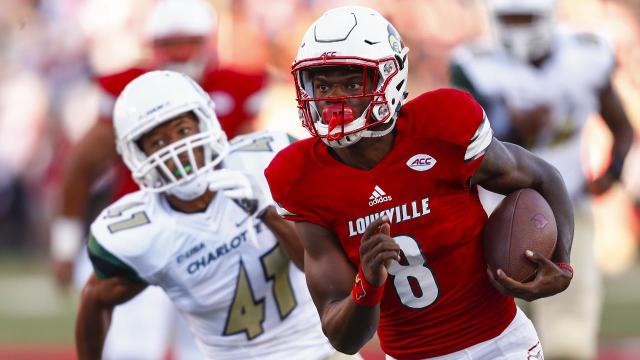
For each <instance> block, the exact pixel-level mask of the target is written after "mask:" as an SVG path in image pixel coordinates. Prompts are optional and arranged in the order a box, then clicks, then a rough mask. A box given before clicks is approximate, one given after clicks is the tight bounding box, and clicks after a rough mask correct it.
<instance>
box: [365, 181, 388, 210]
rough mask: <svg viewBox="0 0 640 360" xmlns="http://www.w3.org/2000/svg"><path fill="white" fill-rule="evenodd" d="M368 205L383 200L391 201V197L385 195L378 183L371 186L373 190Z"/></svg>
mask: <svg viewBox="0 0 640 360" xmlns="http://www.w3.org/2000/svg"><path fill="white" fill-rule="evenodd" d="M369 200H370V201H369V206H373V205H377V204H380V203H383V202H385V201H391V200H392V198H391V196H390V195H387V193H386V192H384V190H382V189H380V187H379V186H378V185H376V186H375V187H374V188H373V192H372V193H371V196H369Z"/></svg>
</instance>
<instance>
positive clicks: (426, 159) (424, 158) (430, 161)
mask: <svg viewBox="0 0 640 360" xmlns="http://www.w3.org/2000/svg"><path fill="white" fill-rule="evenodd" d="M435 164H436V159H434V158H433V157H431V155H427V154H416V155H413V156H412V157H411V159H409V160H407V166H408V167H409V168H411V169H413V170H415V171H427V170H429V169H431V168H432V167H433V166H434V165H435Z"/></svg>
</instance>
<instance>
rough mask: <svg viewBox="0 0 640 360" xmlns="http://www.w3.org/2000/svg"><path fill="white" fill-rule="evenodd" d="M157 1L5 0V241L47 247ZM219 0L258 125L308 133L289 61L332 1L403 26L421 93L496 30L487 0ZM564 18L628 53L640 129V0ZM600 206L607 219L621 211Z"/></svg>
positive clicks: (622, 80)
mask: <svg viewBox="0 0 640 360" xmlns="http://www.w3.org/2000/svg"><path fill="white" fill-rule="evenodd" d="M153 1H154V0H135V1H134V0H16V1H2V2H0V252H6V251H8V250H16V249H28V250H29V251H35V252H45V251H46V250H47V248H48V223H49V221H50V220H51V218H52V215H53V214H54V212H55V210H56V208H57V206H58V196H59V189H58V188H59V184H60V180H61V176H62V173H63V170H64V167H65V163H66V162H65V159H66V157H67V155H68V152H69V148H70V146H71V145H72V144H73V143H74V142H76V141H77V140H78V139H79V138H80V137H81V136H82V134H83V133H84V132H85V131H86V130H87V129H88V128H89V127H90V126H91V125H92V124H93V122H94V121H95V119H96V118H97V111H98V94H97V89H96V86H95V84H94V83H93V79H94V78H95V77H96V76H97V75H101V74H106V73H110V72H114V71H117V70H120V69H123V68H126V67H128V66H131V65H132V64H135V63H137V62H139V61H141V60H142V59H144V58H145V57H148V56H149V50H148V49H146V48H145V47H144V45H143V44H144V41H143V34H142V24H143V22H144V21H143V20H144V16H145V14H146V13H147V11H148V9H149V8H150V6H151V5H152V4H153ZM211 3H212V5H213V6H214V7H215V9H216V11H217V15H218V29H217V32H216V43H215V46H216V49H217V52H216V53H217V56H218V59H217V61H218V62H219V63H220V64H222V65H225V66H232V67H236V68H241V69H248V70H252V71H253V70H255V71H266V72H267V73H268V74H269V81H270V84H269V87H268V93H267V96H266V100H265V101H264V103H263V108H262V109H261V110H260V113H259V121H258V122H257V124H258V127H259V128H269V129H272V130H286V131H289V132H290V133H292V134H294V135H297V136H299V137H306V136H307V134H306V132H305V131H304V129H303V128H302V127H301V126H300V124H299V121H298V117H297V110H296V104H295V93H294V88H293V86H291V81H292V79H291V76H290V66H291V61H292V59H293V58H294V56H295V51H296V50H297V48H298V45H299V44H298V40H299V39H300V38H302V34H303V32H304V30H305V29H306V28H307V27H308V25H309V24H310V23H311V21H312V19H314V18H316V17H317V16H318V15H319V14H321V13H322V12H323V11H324V10H326V9H328V8H331V7H334V6H337V5H341V4H346V3H349V4H355V3H360V4H366V5H367V6H371V7H374V8H376V9H378V10H379V11H380V12H381V13H382V14H383V15H385V16H386V17H387V18H388V19H389V20H390V21H391V22H392V23H394V24H395V25H396V27H397V28H398V31H399V32H400V33H401V34H403V36H404V41H405V42H406V43H407V44H408V46H409V48H411V53H410V62H411V67H410V69H411V74H410V80H409V90H410V97H411V95H412V94H418V93H419V92H421V91H424V90H430V89H435V88H438V87H443V86H447V83H448V78H449V76H448V73H447V68H448V63H449V58H450V54H451V50H452V49H453V48H454V47H455V46H457V45H459V44H461V43H463V42H465V41H468V40H470V39H472V38H475V37H476V36H477V35H478V34H487V35H488V34H489V31H490V27H489V23H488V18H487V15H486V9H485V8H484V5H483V2H482V1H481V0H397V1H381V0H370V1H345V0H324V1H317V0H276V1H269V2H268V6H266V5H265V4H266V3H265V2H264V1H261V0H211ZM559 17H560V20H561V21H562V22H563V23H566V24H568V25H570V26H572V27H573V28H574V29H579V30H586V31H592V32H597V33H599V34H602V35H603V36H605V37H606V38H608V39H609V40H610V41H611V42H612V44H613V45H614V48H615V51H616V54H617V60H618V62H619V70H618V72H617V73H616V75H615V83H616V86H617V88H618V89H619V92H620V95H621V97H622V99H623V102H624V105H625V108H626V110H627V113H628V115H629V117H630V120H631V122H632V124H633V126H634V127H635V129H636V130H638V129H640V102H638V101H634V99H638V98H640V46H638V45H640V1H638V0H608V1H605V0H562V1H560V4H559ZM604 129H605V128H604V126H602V125H601V124H600V123H599V120H598V119H594V120H593V122H592V124H591V125H590V126H589V127H588V128H587V129H586V131H585V141H584V144H585V146H584V147H585V164H587V165H588V168H589V169H590V170H589V171H590V172H591V173H594V174H595V173H597V172H598V171H600V169H603V168H604V167H605V166H606V162H607V161H608V159H607V158H606V154H607V153H608V152H607V151H606V149H607V146H609V144H610V140H608V137H607V136H608V135H607V133H606V130H604ZM256 130H257V129H256ZM628 168H631V169H632V170H627V172H628V173H634V169H635V170H638V169H637V168H635V167H629V166H628ZM632 175H633V174H632ZM108 182H109V176H108V174H105V176H103V177H102V180H101V181H99V182H98V183H97V184H95V186H94V191H95V197H94V200H95V202H96V207H100V205H101V203H100V201H102V200H101V199H103V197H101V196H100V195H101V191H102V189H106V188H108V187H107V186H106V184H108ZM620 194H627V193H624V192H622V191H621V192H620ZM629 199H630V196H629V195H619V196H618V197H617V198H616V199H615V200H614V203H615V204H616V205H615V209H616V211H618V212H619V211H620V209H627V210H629V211H626V210H625V211H624V217H622V218H620V217H619V216H618V224H620V221H622V224H623V225H625V229H628V230H626V233H624V234H622V236H626V237H627V239H631V238H632V237H633V236H634V235H632V234H633V230H631V229H632V227H631V226H629V225H630V224H631V223H632V220H633V219H634V218H633V216H632V215H631V214H632V213H631V211H630V209H631V205H632V201H630V200H629ZM596 211H598V210H597V209H596ZM601 215H602V216H601V217H600V219H602V218H603V217H604V218H605V219H606V218H607V216H611V212H609V211H602V212H601ZM596 218H598V216H597V217H596ZM620 219H623V220H620ZM601 222H602V224H601V225H602V226H607V224H610V222H608V221H606V220H601ZM598 224H599V223H596V225H597V226H598ZM601 231H602V230H601ZM604 232H606V231H604ZM637 233H638V232H637V231H636V232H635V234H637ZM625 234H626V235H625ZM618 235H619V234H616V236H618ZM635 236H636V237H637V235H635ZM601 244H604V245H601V247H603V248H604V251H605V252H606V249H607V248H608V247H613V248H615V247H616V246H617V247H618V248H619V245H618V244H616V243H610V242H607V241H604V242H601ZM626 244H627V245H628V249H627V252H626V254H627V255H625V256H626V258H627V259H631V260H629V261H632V259H633V258H634V256H635V253H636V251H635V248H636V246H637V241H634V240H631V241H627V243H626Z"/></svg>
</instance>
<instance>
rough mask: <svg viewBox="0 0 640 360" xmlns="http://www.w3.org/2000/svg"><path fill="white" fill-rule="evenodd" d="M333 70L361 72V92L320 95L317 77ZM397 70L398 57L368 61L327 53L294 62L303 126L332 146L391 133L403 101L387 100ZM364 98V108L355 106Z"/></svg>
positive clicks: (346, 144) (343, 145) (344, 144)
mask: <svg viewBox="0 0 640 360" xmlns="http://www.w3.org/2000/svg"><path fill="white" fill-rule="evenodd" d="M332 71H334V72H349V73H352V74H355V75H357V74H359V76H360V80H361V82H360V83H361V84H362V92H360V93H346V92H345V93H344V94H340V95H338V96H334V95H332V94H328V95H322V94H317V92H318V91H316V90H314V83H313V81H314V76H316V75H317V74H322V73H327V72H332ZM398 72H399V66H398V60H397V59H396V58H389V59H383V60H367V59H359V58H347V57H332V58H328V57H326V56H324V57H322V58H318V59H308V60H305V61H302V62H300V63H298V64H295V65H294V68H293V75H294V80H295V82H296V90H297V99H298V112H299V117H300V120H301V121H302V125H303V126H304V127H305V128H306V129H307V130H308V131H309V132H310V133H311V134H312V135H313V136H316V137H319V138H320V139H322V141H324V142H325V143H326V144H327V145H329V146H331V147H345V146H349V145H351V144H353V143H356V142H357V141H359V140H360V139H361V138H362V137H379V136H384V135H386V134H388V133H389V132H390V131H391V130H392V129H393V124H394V122H395V118H396V116H397V112H398V111H399V109H400V106H401V102H400V101H396V99H392V100H389V99H387V96H386V88H387V86H388V84H389V82H390V81H391V79H392V78H393V77H394V76H395V75H396V74H398ZM348 77H349V76H348ZM362 101H366V103H367V105H366V106H365V107H364V109H363V110H361V108H362V106H357V108H356V109H354V106H353V105H354V104H357V103H358V102H360V103H361V102H362ZM393 105H395V106H394V107H393V108H390V106H393ZM320 109H322V110H320ZM382 124H388V125H387V126H383V125H382Z"/></svg>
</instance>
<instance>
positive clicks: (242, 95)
mask: <svg viewBox="0 0 640 360" xmlns="http://www.w3.org/2000/svg"><path fill="white" fill-rule="evenodd" d="M151 70H153V69H147V68H131V69H127V70H125V71H122V72H119V73H116V74H112V75H108V76H103V77H99V78H98V79H97V83H98V85H99V86H100V89H101V93H102V95H101V99H100V111H99V112H100V118H101V119H108V120H109V121H111V117H112V113H113V106H114V104H115V100H116V98H117V97H118V96H119V95H120V93H121V92H122V90H124V88H125V86H126V85H127V84H128V83H129V82H130V81H132V80H133V79H135V78H137V77H138V76H140V75H142V74H144V73H146V72H148V71H151ZM266 84H267V76H266V73H253V74H248V73H242V72H239V71H236V70H233V69H211V70H207V71H206V72H205V74H204V76H203V77H202V80H201V81H200V86H202V88H203V90H204V91H205V92H207V93H208V94H209V95H210V96H211V98H212V99H213V102H214V103H215V112H216V115H217V117H218V120H219V121H220V125H221V126H222V129H223V130H224V131H225V133H226V134H227V138H229V139H231V138H233V137H234V136H236V135H238V134H239V133H240V132H241V131H242V129H243V128H244V127H248V126H249V125H250V123H251V121H252V120H253V119H254V118H255V116H256V115H257V114H258V111H259V110H260V105H261V103H262V102H261V100H262V96H263V95H264V90H265V87H266ZM116 171H117V176H116V180H115V184H114V194H113V195H114V196H113V199H112V200H114V201H115V200H117V199H119V198H120V197H122V196H124V195H126V194H128V193H130V192H133V191H136V190H138V189H139V188H138V184H136V183H135V181H134V180H133V179H132V177H131V172H129V169H128V168H127V167H126V165H125V164H124V163H123V162H122V161H120V162H119V164H118V165H117V169H116Z"/></svg>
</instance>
